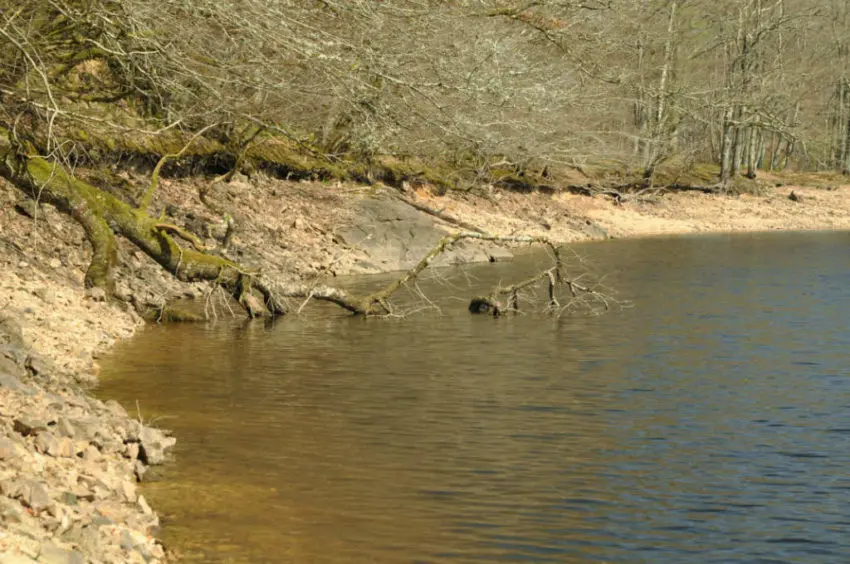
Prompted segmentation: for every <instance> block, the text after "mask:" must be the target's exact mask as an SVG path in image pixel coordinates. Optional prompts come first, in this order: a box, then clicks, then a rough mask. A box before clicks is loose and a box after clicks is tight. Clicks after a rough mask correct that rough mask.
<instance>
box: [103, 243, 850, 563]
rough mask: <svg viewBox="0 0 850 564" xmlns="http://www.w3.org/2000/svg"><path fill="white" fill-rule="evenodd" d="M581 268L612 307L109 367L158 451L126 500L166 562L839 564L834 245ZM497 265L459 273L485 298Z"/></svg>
mask: <svg viewBox="0 0 850 564" xmlns="http://www.w3.org/2000/svg"><path fill="white" fill-rule="evenodd" d="M579 248H580V250H581V251H582V253H583V254H585V255H586V256H588V257H589V258H591V259H592V260H593V261H594V262H595V264H596V268H597V270H599V271H600V272H604V273H608V274H610V275H611V277H610V278H609V284H610V285H612V286H615V287H617V288H618V289H619V290H620V292H621V293H622V295H623V297H624V298H628V299H631V300H633V301H634V303H635V304H636V307H635V308H633V309H630V310H626V311H624V312H619V313H613V314H611V315H608V316H603V317H598V318H589V319H576V318H568V317H564V318H561V319H558V320H552V319H549V318H546V317H541V316H536V315H524V316H520V317H516V318H511V319H501V320H495V321H494V320H492V319H489V318H485V317H476V316H470V315H468V314H467V313H466V312H465V310H464V307H463V306H464V304H463V303H462V302H460V301H452V300H446V301H445V303H444V304H443V306H444V308H443V315H442V316H437V315H433V314H423V315H419V316H415V317H411V318H408V319H403V320H396V321H375V320H368V321H363V320H360V319H350V318H346V317H340V316H336V317H334V318H332V319H328V318H323V317H321V316H314V317H308V318H302V319H287V320H283V321H282V322H279V323H277V324H275V325H273V326H265V325H263V324H262V323H252V324H249V325H244V324H241V323H239V324H219V325H214V326H209V327H166V328H155V329H152V330H149V331H146V332H144V333H143V334H142V335H141V336H140V337H139V338H138V339H136V340H134V341H133V342H131V343H129V344H127V345H125V346H124V347H123V348H121V349H120V350H119V351H117V353H116V354H115V355H114V357H113V358H111V359H109V360H108V361H107V362H106V363H105V364H104V375H105V378H104V385H103V389H102V391H101V394H102V395H104V396H108V397H114V398H117V399H120V400H122V401H124V402H125V405H128V406H133V405H134V402H135V401H136V400H138V401H139V403H140V405H141V407H142V410H143V412H144V413H145V415H146V416H148V417H152V416H157V415H161V416H164V417H168V418H166V419H163V421H162V424H163V425H164V426H167V427H169V428H172V429H174V430H175V432H176V434H177V436H178V437H179V439H180V442H179V443H178V449H177V457H176V460H175V462H174V463H172V464H171V465H170V466H168V467H166V468H165V469H164V470H163V471H162V472H163V474H164V479H163V480H162V481H158V482H154V483H151V484H148V485H147V486H146V489H145V493H146V495H147V496H149V497H150V498H151V499H152V503H154V504H155V506H156V507H157V508H158V509H159V510H160V511H161V512H163V513H164V514H165V516H166V518H167V519H166V523H165V528H164V535H165V540H166V542H167V543H169V544H170V545H171V546H173V547H174V548H177V549H178V550H179V551H181V552H182V553H183V555H184V558H185V559H186V560H187V561H193V560H196V561H205V562H215V561H219V562H318V563H324V562H382V563H383V562H474V561H480V562H497V561H504V562H676V563H679V562H699V563H703V562H840V561H842V560H843V558H844V557H846V556H847V555H848V554H850V540H848V539H850V536H848V533H850V515H848V507H850V475H848V472H847V468H848V467H850V380H848V379H847V375H848V370H850V367H849V366H848V365H849V364H850V363H848V360H850V359H849V358H848V352H847V351H848V347H850V331H848V329H847V319H848V318H850V267H848V263H847V261H846V260H844V259H845V256H846V254H847V249H848V248H850V235H843V234H813V235H800V234H794V235H770V236H767V235H757V236H735V237H707V238H682V239H647V240H636V241H619V242H613V243H603V244H588V245H585V246H582V247H579ZM520 262H521V263H520V264H518V265H498V264H496V265H481V266H476V267H472V268H469V269H466V270H465V271H463V272H464V275H466V276H468V278H469V279H471V280H475V281H477V282H476V283H477V284H479V285H483V287H489V286H490V285H491V284H492V283H493V282H495V281H497V280H499V279H507V278H509V277H510V276H511V275H512V272H511V269H513V270H514V272H513V275H516V274H517V272H516V271H518V270H522V269H523V268H530V266H529V265H528V264H524V263H529V262H533V260H532V259H530V258H529V259H528V260H526V261H520ZM455 282H456V283H459V282H457V280H456V281H455ZM425 288H426V290H427V291H428V294H429V295H431V296H434V295H436V293H437V290H435V289H434V287H433V286H431V287H429V286H428V285H427V284H426V285H425ZM448 293H454V294H455V295H471V294H472V293H474V292H472V291H468V290H460V289H458V288H454V289H453V290H451V291H450V292H448Z"/></svg>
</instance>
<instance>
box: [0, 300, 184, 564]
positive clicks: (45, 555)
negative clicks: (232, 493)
mask: <svg viewBox="0 0 850 564" xmlns="http://www.w3.org/2000/svg"><path fill="white" fill-rule="evenodd" d="M174 443H175V439H173V438H171V437H167V436H166V435H165V434H164V433H163V432H161V431H159V430H156V429H152V428H150V427H146V426H145V425H143V424H142V423H140V422H139V421H138V420H137V419H134V418H132V417H130V416H129V415H128V414H127V411H126V410H125V409H124V408H123V407H121V406H120V405H118V404H117V403H115V402H111V401H110V402H106V403H104V402H102V401H100V400H97V399H94V398H92V397H90V396H89V395H88V394H87V393H86V392H85V391H84V390H83V389H82V388H81V387H80V384H79V383H78V382H76V381H74V379H73V378H72V377H70V376H69V375H67V374H64V373H63V372H62V371H61V370H60V369H59V368H58V367H56V366H55V365H54V364H53V362H52V361H51V360H49V359H47V358H44V357H42V356H40V355H38V354H37V353H34V352H32V351H31V350H30V349H29V348H28V347H27V346H26V343H25V341H24V337H23V332H22V330H21V327H20V325H19V324H18V322H17V320H16V319H15V317H14V316H13V315H10V314H8V313H3V314H0V494H2V495H0V522H2V524H3V528H2V530H0V562H3V563H7V562H8V563H21V564H23V563H26V562H49V563H53V564H65V563H67V564H76V563H80V564H82V563H84V562H103V563H112V562H158V561H160V560H161V559H162V558H163V557H164V550H163V547H162V546H161V545H159V544H158V543H157V541H156V538H155V537H156V533H157V531H158V528H159V518H158V517H157V515H156V514H155V513H154V512H153V511H152V510H151V508H150V507H149V506H148V504H147V502H146V501H145V498H144V496H143V495H141V494H140V493H139V492H138V488H137V482H138V481H139V480H141V479H142V477H143V476H144V474H145V471H146V470H147V467H148V465H149V464H160V463H162V462H163V461H164V459H165V451H166V449H168V448H170V447H171V446H172V445H173V444H174Z"/></svg>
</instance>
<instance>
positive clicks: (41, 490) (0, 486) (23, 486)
mask: <svg viewBox="0 0 850 564" xmlns="http://www.w3.org/2000/svg"><path fill="white" fill-rule="evenodd" d="M0 491H2V492H3V493H4V494H5V495H6V496H7V497H10V498H12V499H20V500H21V502H23V504H24V505H26V506H27V507H29V508H30V509H32V510H33V511H35V512H36V513H40V512H41V511H43V510H45V509H47V508H48V507H50V506H51V505H52V504H53V501H52V500H51V499H50V495H48V493H47V489H46V488H45V487H44V485H43V484H41V483H40V482H36V481H35V480H15V479H11V480H6V481H4V482H2V483H0Z"/></svg>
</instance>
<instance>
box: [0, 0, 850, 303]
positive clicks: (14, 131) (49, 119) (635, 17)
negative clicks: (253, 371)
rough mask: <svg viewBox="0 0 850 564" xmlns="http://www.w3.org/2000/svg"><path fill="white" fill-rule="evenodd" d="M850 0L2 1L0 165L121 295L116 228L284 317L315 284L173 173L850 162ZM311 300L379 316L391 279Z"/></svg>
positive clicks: (624, 181) (751, 174) (739, 182)
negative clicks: (264, 264)
mask: <svg viewBox="0 0 850 564" xmlns="http://www.w3.org/2000/svg"><path fill="white" fill-rule="evenodd" d="M848 11H850V8H848V4H847V3H846V2H839V1H827V2H823V1H818V2H815V1H809V0H798V1H795V2H787V1H786V0H774V1H765V0H718V1H713V0H712V1H710V0H538V1H533V0H532V1H523V2H516V1H495V0H457V1H450V2H444V1H439V2H436V1H429V0H388V1H370V0H309V1H308V0H302V1H296V0H243V1H240V2H222V1H217V0H191V1H190V0H162V1H142V0H124V1H117V0H23V1H15V2H11V1H10V0H0V18H2V21H0V43H2V48H0V157H2V159H0V175H2V177H4V178H5V179H6V180H7V181H8V182H10V183H12V184H13V185H15V186H17V187H18V188H20V189H21V190H22V191H23V192H25V193H26V194H28V195H29V196H30V197H32V198H33V199H36V200H38V201H46V202H49V203H52V204H54V205H55V206H56V207H57V208H58V209H60V210H61V211H63V212H65V213H67V214H69V215H71V216H72V217H73V218H74V219H75V220H76V221H77V222H78V223H79V224H80V225H81V226H82V227H83V228H84V230H85V232H86V235H87V238H88V240H89V241H90V243H91V246H92V254H93V258H92V263H91V266H90V267H89V269H88V272H87V274H86V284H87V285H88V286H90V287H99V288H102V289H103V290H104V291H105V292H107V293H108V292H109V291H110V290H111V284H112V274H111V271H112V267H113V265H114V263H115V260H116V251H115V246H116V243H115V237H116V235H119V236H121V237H123V238H125V239H127V240H129V241H131V242H132V243H133V244H134V245H136V246H137V247H138V248H139V249H141V250H142V251H143V252H145V253H146V254H148V255H149V256H150V257H152V258H153V259H154V260H156V261H157V262H158V263H159V264H160V265H162V266H163V267H164V268H165V269H166V270H168V271H169V272H171V273H173V274H174V275H175V276H177V277H178V278H179V279H181V280H187V281H193V280H210V281H214V282H216V283H218V284H220V285H221V286H222V287H224V288H225V289H226V290H227V291H228V292H229V293H230V294H231V295H233V296H234V297H235V298H236V299H237V300H238V301H239V302H240V303H241V304H242V305H243V306H244V307H245V309H246V310H247V311H248V312H249V313H251V314H252V315H261V314H264V313H269V312H270V313H272V314H276V313H284V312H285V309H286V308H285V306H284V305H283V302H282V301H281V300H282V299H283V298H286V297H303V296H304V295H305V293H307V290H305V289H304V288H303V287H302V286H298V285H294V286H286V287H281V286H280V285H277V284H274V283H272V282H271V281H269V280H266V279H264V278H263V277H262V276H261V275H260V273H259V271H257V270H254V269H252V268H247V267H245V266H243V265H240V264H237V263H236V262H233V261H232V260H230V259H229V258H226V257H223V256H220V255H219V254H216V253H212V252H209V250H208V249H205V248H203V246H202V245H200V244H198V240H197V237H196V236H195V235H194V234H192V233H189V232H187V231H186V230H184V229H182V228H181V227H179V226H176V225H173V224H171V223H169V222H167V221H166V220H165V218H164V217H157V216H156V214H154V213H152V210H150V209H149V208H150V205H151V201H152V198H153V197H154V195H155V193H156V190H157V186H158V182H159V178H160V175H161V174H173V173H177V172H181V173H189V174H198V175H206V176H209V177H211V178H214V179H218V180H221V179H223V180H225V181H226V180H227V179H229V177H230V176H232V175H233V174H234V173H236V172H244V173H250V172H251V171H253V170H258V169H259V170H263V171H265V172H267V173H269V174H273V175H276V176H279V177H281V178H287V179H289V178H339V179H347V180H354V181H357V182H363V183H375V182H383V183H386V184H389V185H399V184H401V183H403V182H421V183H426V184H429V185H431V186H434V187H435V188H436V189H438V190H442V191H448V190H457V191H462V190H476V189H478V188H479V187H481V186H484V185H494V184H496V185H503V186H509V187H515V188H517V189H527V188H534V187H537V186H540V185H547V186H550V187H554V188H555V189H557V188H559V187H561V186H563V185H566V184H567V183H568V182H569V181H568V178H569V174H570V171H581V172H582V173H583V174H585V175H587V176H589V177H592V178H596V179H599V182H600V183H601V184H605V183H610V184H613V185H615V186H616V187H617V189H618V190H620V189H623V190H625V189H628V188H630V187H631V188H640V187H645V186H647V185H649V186H652V185H654V184H662V185H665V184H666V185H674V186H675V185H680V184H681V185H683V187H694V186H693V185H694V184H698V186H696V188H699V189H704V190H708V191H723V192H731V193H734V192H736V191H743V190H747V189H749V188H748V187H749V186H750V185H749V184H747V180H748V179H750V180H751V179H754V178H757V177H758V175H759V173H760V171H777V170H786V169H791V170H801V171H814V170H835V171H840V172H842V173H848V172H850V81H848V40H849V39H850V18H848ZM127 166H133V167H137V168H138V167H142V168H143V169H145V170H147V171H148V175H149V179H150V182H149V183H147V184H145V185H141V186H135V187H132V188H131V189H129V190H128V189H123V190H118V189H117V188H116V187H115V186H114V183H113V182H112V177H111V176H110V175H111V174H112V172H111V171H114V170H116V169H118V168H120V167H127ZM683 178H685V179H687V181H683V180H681V179H683ZM204 196H205V194H204V191H203V190H201V191H200V192H199V194H198V197H199V198H200V199H201V200H204ZM210 205H211V206H212V204H210ZM216 211H217V212H219V213H220V214H221V216H222V217H224V218H227V211H226V210H216ZM309 293H310V296H312V297H319V298H322V297H323V298H324V299H327V300H329V301H334V302H335V303H338V304H339V305H342V306H343V307H346V309H349V310H351V311H354V312H355V313H364V314H366V313H371V312H374V311H376V310H380V309H382V308H383V309H386V308H385V307H383V306H384V304H383V301H384V300H385V298H386V296H385V295H383V294H381V295H378V296H370V297H368V298H363V299H358V300H354V301H352V300H351V299H349V297H346V296H344V295H340V294H339V293H337V291H336V290H335V289H333V288H327V289H325V290H324V295H323V296H322V292H319V291H317V290H315V289H311V290H309Z"/></svg>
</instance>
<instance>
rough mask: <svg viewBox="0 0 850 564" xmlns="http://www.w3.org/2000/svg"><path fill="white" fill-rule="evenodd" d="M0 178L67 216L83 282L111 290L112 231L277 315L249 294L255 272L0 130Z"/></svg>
mask: <svg viewBox="0 0 850 564" xmlns="http://www.w3.org/2000/svg"><path fill="white" fill-rule="evenodd" d="M0 176H3V177H4V178H6V179H7V180H8V181H10V182H12V183H13V184H15V185H16V186H18V187H19V188H21V189H22V190H23V191H25V192H27V193H28V194H29V195H30V196H32V197H33V198H35V199H40V200H42V201H46V202H49V203H51V204H53V205H55V206H56V207H57V208H58V209H59V210H60V211H62V212H64V213H67V214H68V215H70V216H71V217H73V218H74V219H75V220H76V221H77V222H78V223H80V225H82V227H83V229H84V230H85V232H86V236H87V238H88V240H89V242H90V243H91V245H92V249H93V252H92V260H91V264H90V265H89V268H88V271H87V273H86V284H87V285H88V286H91V287H99V288H102V289H103V290H104V291H106V292H107V293H111V291H112V269H113V266H114V265H115V260H116V241H115V234H118V235H121V236H122V237H125V238H126V239H128V240H129V241H131V242H132V243H133V244H134V245H136V246H137V247H138V248H139V249H141V250H142V251H144V252H145V253H146V254H147V255H148V256H150V257H151V258H153V259H154V260H155V261H156V262H157V263H159V264H160V265H161V266H162V267H163V268H164V269H165V270H167V271H168V272H170V273H172V274H173V275H174V276H175V277H177V278H178V279H179V280H182V281H184V282H194V281H201V280H212V281H216V282H217V283H218V284H220V285H221V286H222V287H223V288H224V289H225V290H227V292H228V293H229V294H230V295H232V296H233V297H234V298H235V299H236V300H237V301H238V302H239V303H240V304H241V305H242V306H243V307H244V308H245V309H246V310H247V311H248V313H249V315H251V316H258V315H263V314H265V313H268V312H271V313H273V314H275V313H283V312H284V311H283V308H282V306H281V304H278V303H276V301H275V300H274V299H272V296H268V299H267V300H266V303H265V305H264V304H263V301H262V300H260V299H259V298H258V297H257V296H255V295H254V293H253V292H252V290H254V289H255V288H257V289H258V290H259V291H260V293H261V294H262V293H263V292H262V289H261V288H260V286H262V284H261V283H259V282H258V281H256V280H255V278H256V276H257V275H258V274H259V272H253V271H250V270H248V269H246V268H243V267H242V266H240V265H239V264H237V263H235V262H233V261H230V260H228V259H226V258H223V257H219V256H216V255H213V254H210V253H204V252H201V251H197V250H194V249H189V248H184V247H181V246H180V245H179V244H178V243H177V241H175V239H174V238H173V237H172V236H171V235H170V231H169V230H168V229H166V228H164V227H163V224H162V223H160V222H159V221H158V220H157V219H155V218H152V217H150V216H148V215H147V213H146V212H145V210H143V209H135V208H132V207H131V206H129V205H128V204H126V203H124V202H122V201H121V200H119V199H118V198H115V197H114V196H112V195H111V194H108V193H106V192H104V191H102V190H99V189H98V188H96V187H94V186H92V185H90V184H88V183H86V182H83V181H82V180H80V179H78V178H75V177H73V176H72V175H71V174H69V173H68V172H67V171H66V170H65V169H64V168H63V167H62V166H60V165H59V164H58V163H55V162H50V161H48V160H47V159H45V158H43V157H41V156H36V155H30V154H25V153H24V152H22V151H21V150H20V148H19V147H16V146H15V145H14V144H13V143H12V142H11V140H10V139H9V136H8V134H0Z"/></svg>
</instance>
